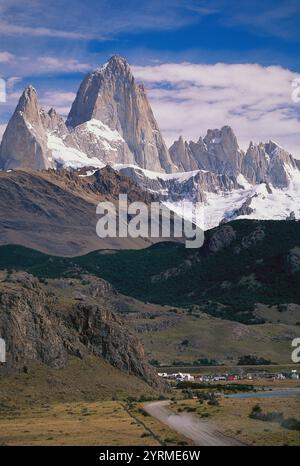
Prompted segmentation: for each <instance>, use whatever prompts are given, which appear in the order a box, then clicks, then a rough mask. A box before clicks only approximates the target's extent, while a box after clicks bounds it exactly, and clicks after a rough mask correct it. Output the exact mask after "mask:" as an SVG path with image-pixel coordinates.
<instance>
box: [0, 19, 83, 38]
mask: <svg viewBox="0 0 300 466" xmlns="http://www.w3.org/2000/svg"><path fill="white" fill-rule="evenodd" d="M0 30H1V34H3V35H6V36H34V37H57V38H61V39H89V38H91V36H90V35H89V34H87V33H86V34H83V33H80V32H70V31H61V30H57V29H50V28H46V27H31V26H19V25H16V24H12V23H8V22H6V21H0Z"/></svg>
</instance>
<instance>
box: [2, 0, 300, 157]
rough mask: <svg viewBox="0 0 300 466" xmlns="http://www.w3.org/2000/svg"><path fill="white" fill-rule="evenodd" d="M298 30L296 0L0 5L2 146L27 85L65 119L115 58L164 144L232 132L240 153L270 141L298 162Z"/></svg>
mask: <svg viewBox="0 0 300 466" xmlns="http://www.w3.org/2000/svg"><path fill="white" fill-rule="evenodd" d="M299 26H300V2H299V0H286V1H283V0H280V1H277V0H264V1H263V2H262V1H257V0H252V1H251V2H248V1H244V2H241V1H240V0H239V1H238V0H226V1H225V0H203V1H202V0H151V1H141V0H126V2H124V1H123V0H122V1H120V0H85V1H84V2H82V1H79V0H73V1H72V2H71V1H70V0H51V2H49V0H47V1H45V0H24V1H23V2H20V1H19V0H0V77H2V78H3V79H5V82H6V89H7V99H6V102H0V137H1V134H2V133H3V131H4V129H5V126H6V123H7V121H8V119H9V118H10V116H11V114H12V113H13V110H14V108H15V106H16V104H17V101H18V99H19V97H20V94H21V92H22V90H23V89H24V88H25V87H26V86H27V85H28V84H32V85H33V86H34V87H35V88H36V89H37V92H38V96H39V102H40V104H41V105H42V106H44V107H45V108H46V109H48V108H50V107H52V106H53V107H55V108H56V109H57V111H58V112H59V113H61V114H62V115H64V116H66V115H67V114H68V111H69V109H70V105H71V103H72V101H73V99H74V97H75V94H76V91H77V89H78V86H79V84H80V82H81V80H82V79H83V77H84V76H85V75H86V73H88V72H90V71H92V70H94V69H95V68H97V67H99V66H101V65H102V64H103V63H105V62H106V61H107V60H108V59H109V58H110V57H111V56H112V55H114V54H118V55H122V56H124V57H125V58H126V59H127V60H128V62H129V64H130V65H131V68H132V71H133V73H134V76H135V78H136V80H137V81H138V82H144V83H145V87H146V89H147V92H148V96H149V99H150V102H151V105H152V108H153V111H154V114H155V117H156V119H157V121H158V124H159V126H160V129H161V131H162V133H163V135H164V137H165V140H166V142H167V144H168V145H171V144H172V142H173V141H174V140H175V139H178V137H179V136H180V135H182V136H183V138H184V139H186V140H198V138H199V137H200V136H204V135H205V134H206V131H207V129H208V128H219V127H221V126H223V125H230V126H232V128H233V130H234V132H235V134H236V135H237V138H238V141H239V143H240V146H241V147H242V148H243V149H246V148H247V146H248V145H249V142H250V141H254V142H260V141H263V142H264V141H268V140H269V139H272V140H275V141H276V142H277V143H279V144H280V145H281V146H283V147H284V148H286V149H287V150H289V151H290V152H291V153H292V154H293V155H294V156H296V157H297V158H300V54H299V49H300V27H299ZM297 78H298V81H297ZM293 85H294V87H293ZM0 100H1V99H0Z"/></svg>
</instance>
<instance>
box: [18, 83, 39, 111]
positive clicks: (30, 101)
mask: <svg viewBox="0 0 300 466" xmlns="http://www.w3.org/2000/svg"><path fill="white" fill-rule="evenodd" d="M28 109H31V110H32V109H34V110H36V111H38V101H37V92H36V90H35V88H34V87H33V86H32V85H29V86H27V87H26V88H25V89H24V91H23V93H22V95H21V97H20V99H19V102H18V105H17V108H16V112H26V111H27V110H28Z"/></svg>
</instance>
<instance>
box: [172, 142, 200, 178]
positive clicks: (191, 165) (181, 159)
mask: <svg viewBox="0 0 300 466" xmlns="http://www.w3.org/2000/svg"><path fill="white" fill-rule="evenodd" d="M169 152H170V156H171V159H172V162H173V163H174V165H175V166H176V168H177V169H178V171H182V172H188V171H192V170H197V169H198V168H199V166H198V163H197V162H196V160H195V159H194V156H193V153H192V151H191V149H190V145H189V143H188V142H187V141H184V140H183V138H182V136H180V138H179V139H178V141H175V142H174V143H173V144H172V146H171V147H170V149H169Z"/></svg>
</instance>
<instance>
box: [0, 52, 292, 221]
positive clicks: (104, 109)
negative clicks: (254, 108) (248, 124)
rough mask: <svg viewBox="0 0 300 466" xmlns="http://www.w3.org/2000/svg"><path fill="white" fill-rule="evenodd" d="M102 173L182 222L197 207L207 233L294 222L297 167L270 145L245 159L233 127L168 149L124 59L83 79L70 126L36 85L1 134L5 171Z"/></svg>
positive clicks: (254, 147) (0, 164)
mask: <svg viewBox="0 0 300 466" xmlns="http://www.w3.org/2000/svg"><path fill="white" fill-rule="evenodd" d="M107 165H110V166H111V167H112V168H113V169H114V170H116V171H118V172H119V173H120V174H121V175H122V176H125V177H129V178H131V179H132V180H133V181H134V183H135V184H137V185H139V187H140V188H141V190H143V191H149V192H151V194H155V195H156V198H158V199H160V200H161V201H162V202H164V203H165V204H166V205H167V207H168V208H169V209H171V210H174V211H175V212H177V213H179V214H181V205H182V202H183V201H187V200H188V201H191V202H193V203H196V202H200V203H201V208H202V209H203V211H204V225H203V226H204V229H209V228H212V227H214V226H217V225H218V224H220V223H224V222H227V221H229V220H233V219H237V218H255V219H286V218H288V219H294V218H295V219H298V218H299V217H300V210H299V201H300V171H299V168H300V162H299V161H297V160H296V159H295V158H294V157H293V156H292V155H291V154H290V153H289V152H288V151H286V150H284V149H283V148H282V147H280V146H279V145H278V144H276V143H275V142H274V141H269V142H267V143H259V144H255V143H253V142H250V144H249V147H248V149H247V150H246V151H243V150H242V149H241V148H240V147H239V144H238V141H237V138H236V136H235V134H234V132H233V130H232V128H230V127H229V126H223V127H222V128H221V129H209V130H208V131H207V134H206V135H205V136H204V137H199V139H198V141H197V142H194V141H190V142H187V141H185V140H184V139H183V138H182V137H179V139H178V140H177V141H175V142H174V143H173V144H172V145H171V147H170V148H169V149H168V148H167V146H166V144H165V142H164V139H163V136H162V134H161V132H160V130H159V127H158V124H157V122H156V120H155V118H154V115H153V112H152V109H151V106H150V103H149V101H148V98H147V93H146V90H145V88H144V86H143V85H142V84H137V83H136V81H135V79H134V77H133V75H132V73H131V70H130V67H129V65H128V63H127V62H126V60H125V59H124V58H122V57H120V56H113V57H112V58H111V59H110V60H109V61H108V63H106V64H105V65H103V66H102V67H100V68H98V69H97V70H95V71H94V72H92V73H90V74H88V75H87V76H86V77H85V78H84V80H83V81H82V83H81V85H80V87H79V90H78V92H77V95H76V98H75V100H74V102H73V104H72V106H71V109H70V112H69V115H68V117H67V119H66V121H64V119H63V118H62V117H61V116H60V115H58V114H57V112H56V111H55V109H53V108H51V109H50V110H49V111H48V112H46V111H45V110H44V109H43V108H41V107H40V105H39V103H38V97H37V92H36V90H35V89H34V88H33V87H32V86H28V87H27V88H26V89H25V90H24V92H23V94H22V96H21V97H20V100H19V103H18V105H17V107H16V110H15V112H14V114H13V115H12V117H11V119H10V121H9V123H8V125H7V128H6V130H5V132H4V134H3V138H2V142H1V146H0V168H1V169H2V170H3V171H5V172H10V170H14V171H16V170H23V171H24V170H29V171H34V172H38V171H42V170H48V171H49V170H50V171H51V170H52V169H55V170H57V169H60V168H63V169H67V170H68V171H69V172H72V173H73V175H74V177H76V174H77V175H78V176H81V177H82V176H87V177H89V176H92V175H94V174H95V172H96V171H97V170H100V172H99V173H101V169H102V168H103V167H105V166H107ZM103 173H104V172H102V175H103ZM49 176H50V175H49ZM2 189H3V188H2ZM186 215H188V214H186Z"/></svg>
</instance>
